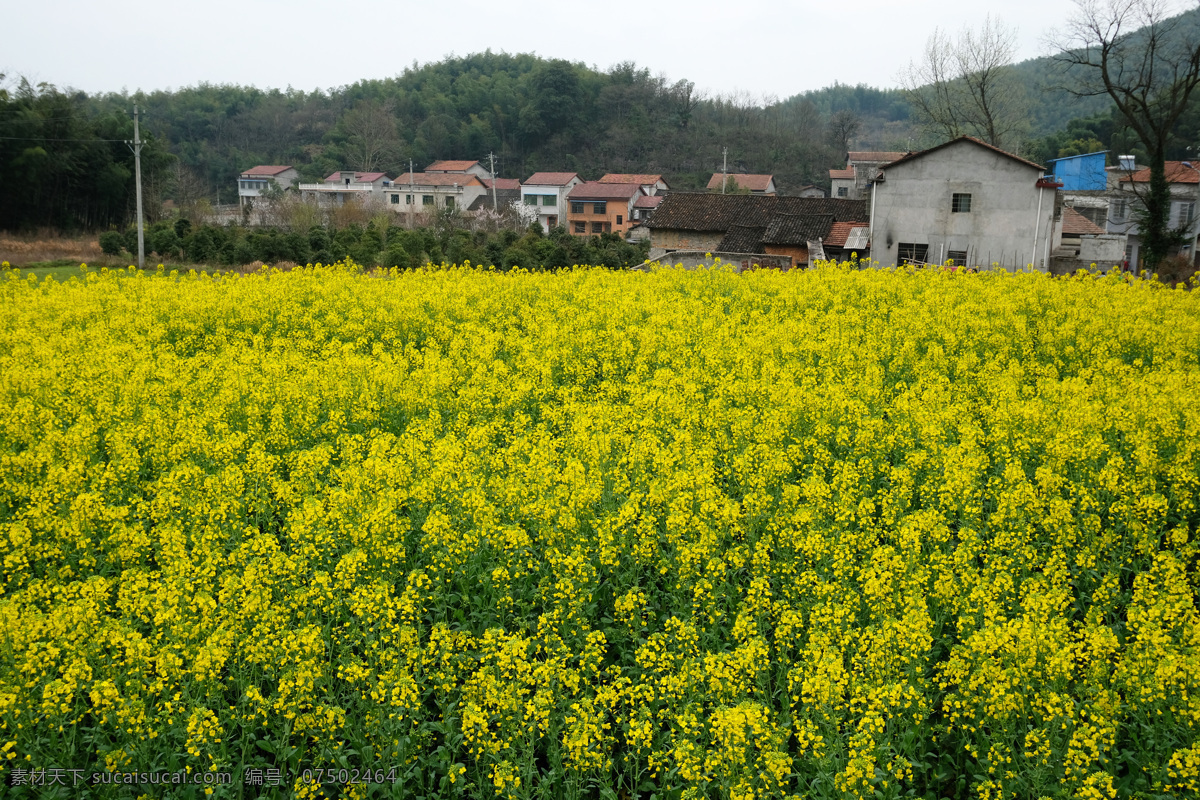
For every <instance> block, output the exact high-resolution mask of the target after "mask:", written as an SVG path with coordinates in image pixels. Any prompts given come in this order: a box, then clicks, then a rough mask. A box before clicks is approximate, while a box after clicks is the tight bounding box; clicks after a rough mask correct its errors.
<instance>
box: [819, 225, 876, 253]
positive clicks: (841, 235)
mask: <svg viewBox="0 0 1200 800" xmlns="http://www.w3.org/2000/svg"><path fill="white" fill-rule="evenodd" d="M866 224H867V223H865V222H835V223H833V227H832V228H830V229H829V235H828V236H826V237H825V246H826V247H845V246H846V239H847V238H849V236H850V231H851V230H853V229H854V228H861V227H863V226H864V225H866Z"/></svg>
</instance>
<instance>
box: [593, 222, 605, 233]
mask: <svg viewBox="0 0 1200 800" xmlns="http://www.w3.org/2000/svg"><path fill="white" fill-rule="evenodd" d="M592 233H604V223H603V222H593V223H592Z"/></svg>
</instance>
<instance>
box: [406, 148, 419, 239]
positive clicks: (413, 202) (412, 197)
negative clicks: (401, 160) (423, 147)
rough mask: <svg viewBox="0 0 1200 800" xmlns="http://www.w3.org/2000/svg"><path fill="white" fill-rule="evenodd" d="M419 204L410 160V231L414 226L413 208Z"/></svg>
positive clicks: (410, 160)
mask: <svg viewBox="0 0 1200 800" xmlns="http://www.w3.org/2000/svg"><path fill="white" fill-rule="evenodd" d="M416 204H417V193H416V190H415V189H413V163H412V159H411V158H410V159H409V160H408V229H409V230H410V231H411V230H412V226H413V206H415V205H416Z"/></svg>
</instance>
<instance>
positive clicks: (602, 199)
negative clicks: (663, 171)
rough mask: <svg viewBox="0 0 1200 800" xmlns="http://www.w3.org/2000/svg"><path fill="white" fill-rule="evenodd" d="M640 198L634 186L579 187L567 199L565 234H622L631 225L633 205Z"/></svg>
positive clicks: (591, 184)
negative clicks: (566, 232) (568, 232)
mask: <svg viewBox="0 0 1200 800" xmlns="http://www.w3.org/2000/svg"><path fill="white" fill-rule="evenodd" d="M642 196H643V192H642V188H641V186H639V185H638V184H636V183H601V182H600V181H589V182H588V183H581V184H579V185H578V186H576V187H575V188H574V189H572V190H571V192H570V194H568V195H567V230H569V231H570V232H571V233H572V234H574V235H575V236H596V235H599V234H601V233H620V234H624V233H625V231H627V230H629V228H630V227H632V225H633V219H632V217H633V204H634V203H635V202H637V199H638V198H639V197H642Z"/></svg>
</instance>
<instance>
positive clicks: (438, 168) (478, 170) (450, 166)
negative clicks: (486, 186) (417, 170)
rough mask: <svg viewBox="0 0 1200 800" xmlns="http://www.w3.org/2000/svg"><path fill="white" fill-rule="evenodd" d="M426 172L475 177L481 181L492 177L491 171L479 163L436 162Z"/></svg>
mask: <svg viewBox="0 0 1200 800" xmlns="http://www.w3.org/2000/svg"><path fill="white" fill-rule="evenodd" d="M425 172H445V173H450V174H456V175H474V176H475V177H476V178H479V179H480V180H488V179H490V178H491V177H492V173H491V171H490V170H489V169H488V168H487V167H485V166H483V165H482V164H480V163H479V162H478V161H435V162H433V163H432V164H430V165H429V166H428V167H426V168H425Z"/></svg>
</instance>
